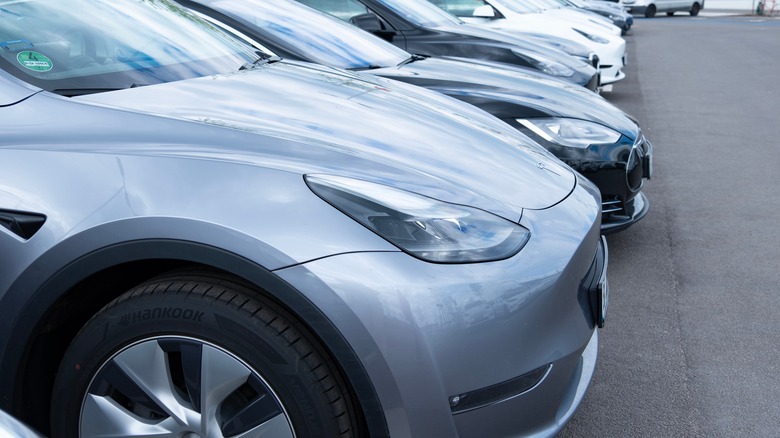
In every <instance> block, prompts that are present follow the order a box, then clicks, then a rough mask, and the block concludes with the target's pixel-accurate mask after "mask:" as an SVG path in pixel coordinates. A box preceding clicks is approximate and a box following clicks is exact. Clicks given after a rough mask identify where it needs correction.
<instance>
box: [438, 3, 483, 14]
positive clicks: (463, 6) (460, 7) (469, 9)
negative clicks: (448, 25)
mask: <svg viewBox="0 0 780 438" xmlns="http://www.w3.org/2000/svg"><path fill="white" fill-rule="evenodd" d="M431 3H433V4H434V5H436V6H438V7H439V8H441V9H444V10H445V11H447V12H449V13H450V14H452V15H455V16H458V17H471V16H472V15H473V14H474V10H475V9H477V8H478V7H480V6H484V5H486V4H487V3H485V2H484V1H483V0H431Z"/></svg>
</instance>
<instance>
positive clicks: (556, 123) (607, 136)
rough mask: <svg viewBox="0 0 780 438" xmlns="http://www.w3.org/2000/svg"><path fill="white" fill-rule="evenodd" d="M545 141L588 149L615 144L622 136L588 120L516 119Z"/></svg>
mask: <svg viewBox="0 0 780 438" xmlns="http://www.w3.org/2000/svg"><path fill="white" fill-rule="evenodd" d="M516 120H517V122H518V123H520V124H521V125H523V126H525V127H526V128H528V129H529V130H530V131H531V132H533V133H534V134H536V135H538V136H539V137H542V138H543V139H545V140H547V141H549V142H551V143H556V144H559V145H562V146H569V147H574V148H586V147H588V146H590V145H592V144H605V143H615V142H617V141H618V140H619V139H620V136H621V134H620V133H619V132H617V131H615V130H614V129H611V128H608V127H606V126H604V125H599V124H598V123H594V122H589V121H587V120H579V119H566V118H541V119H516Z"/></svg>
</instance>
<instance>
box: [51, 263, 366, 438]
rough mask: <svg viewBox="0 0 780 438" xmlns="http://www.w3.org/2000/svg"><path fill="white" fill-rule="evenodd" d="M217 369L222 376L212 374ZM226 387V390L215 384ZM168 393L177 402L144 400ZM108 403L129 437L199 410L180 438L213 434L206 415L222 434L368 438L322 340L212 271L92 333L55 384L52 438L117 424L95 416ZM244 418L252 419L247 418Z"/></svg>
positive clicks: (109, 318)
mask: <svg viewBox="0 0 780 438" xmlns="http://www.w3.org/2000/svg"><path fill="white" fill-rule="evenodd" d="M159 358H163V359H159ZM215 364H216V365H215ZM217 365H219V366H220V367H222V368H220V369H219V371H213V372H211V373H209V372H207V370H211V369H216V366H217ZM242 367H244V368H242ZM225 370H228V371H225ZM159 376H168V377H167V378H165V379H164V380H165V383H166V385H162V386H160V385H157V386H154V385H146V384H144V383H143V382H151V381H152V380H154V379H157V378H160V377H159ZM228 377H230V378H232V379H233V380H231V385H232V386H229V387H228V389H227V390H224V386H218V385H217V384H215V383H214V382H216V381H217V380H219V379H222V380H225V379H228ZM244 378H245V379H246V381H243V380H242V379H244ZM171 386H172V387H175V388H176V390H175V391H169V393H174V392H175V393H176V394H178V395H177V397H173V398H171V397H169V396H168V395H166V393H165V391H160V390H157V389H155V390H147V389H149V388H153V387H154V388H160V387H171ZM234 386H235V387H234ZM144 388H147V389H144ZM166 397H167V398H166ZM172 399H173V400H175V401H174V402H171V401H170V400H172ZM106 400H109V402H110V403H111V405H112V406H114V405H116V406H121V408H119V410H117V411H118V412H120V413H121V415H119V416H118V417H119V420H116V424H117V425H121V426H122V427H121V428H120V427H119V426H116V427H114V426H113V425H112V426H110V427H111V430H112V431H115V430H120V431H127V430H130V429H129V428H125V427H127V426H128V425H130V426H133V425H134V424H133V423H132V421H133V419H134V418H135V417H134V416H141V417H142V418H145V421H153V422H156V423H159V424H163V423H161V422H165V421H169V422H168V423H165V424H166V425H171V424H172V425H175V426H176V427H179V426H178V425H176V424H175V421H174V420H175V419H176V418H183V417H182V415H183V414H182V415H177V414H172V412H190V411H192V412H197V413H198V414H197V418H198V419H197V420H192V421H189V420H188V422H187V426H181V427H183V428H185V429H175V433H181V434H184V433H186V432H192V433H196V434H199V435H200V436H206V435H205V431H206V427H213V425H211V426H203V421H201V420H200V418H201V416H202V417H205V418H208V419H212V418H213V419H214V423H213V424H217V422H218V421H219V428H220V429H221V432H222V433H224V434H225V436H230V435H235V434H237V433H244V432H246V431H247V430H251V429H252V428H254V427H257V428H262V427H265V428H269V427H271V425H272V421H273V425H274V426H279V427H281V428H282V429H283V431H289V426H291V429H292V431H293V432H294V434H295V436H298V437H322V436H332V437H354V436H360V435H362V433H361V432H360V431H361V422H360V421H359V420H358V418H359V414H358V412H357V410H356V409H355V407H354V405H353V403H352V401H351V396H350V392H349V390H348V388H347V385H346V384H345V383H344V381H343V379H342V377H341V375H340V373H339V372H338V371H337V369H336V367H335V365H334V364H333V361H332V360H331V359H330V358H329V357H328V354H327V353H326V352H325V351H324V349H323V348H322V347H321V346H320V345H319V343H318V342H317V340H316V339H315V338H314V336H312V335H311V334H310V333H308V331H307V330H306V329H305V328H303V327H302V324H300V322H299V321H297V320H296V319H295V318H294V317H293V316H292V315H290V314H289V313H287V312H285V311H284V310H283V309H281V308H280V307H279V306H277V305H275V304H274V303H273V302H272V301H271V300H269V299H267V298H265V297H263V296H262V295H259V294H257V293H256V292H255V291H253V290H252V289H249V288H247V287H245V286H243V285H241V284H239V283H238V282H236V281H233V280H231V279H229V278H227V277H224V276H220V275H217V274H211V273H203V274H198V273H188V274H179V275H172V276H167V277H161V278H158V279H155V280H152V281H150V282H148V283H146V284H143V285H141V286H139V287H136V288H134V289H132V290H130V291H128V292H126V293H125V294H123V295H122V296H121V297H119V298H118V299H116V300H114V301H113V302H111V303H110V304H108V305H107V306H106V307H105V308H104V309H103V310H101V311H100V312H99V313H98V314H97V315H95V316H94V317H93V318H92V319H91V320H90V321H89V322H88V323H87V325H86V326H85V327H84V328H83V329H82V330H81V332H80V333H79V334H78V335H77V336H76V338H75V339H74V340H73V342H72V344H71V346H70V347H69V348H68V351H67V352H66V354H65V357H64V359H63V361H62V363H61V365H60V369H59V372H58V374H57V378H56V381H55V385H54V390H53V394H52V411H51V412H52V416H51V419H52V422H51V424H52V429H51V430H52V434H53V436H54V437H77V436H82V437H83V436H90V435H91V434H92V433H93V432H95V431H96V430H97V429H96V428H98V427H103V425H108V424H111V423H112V420H111V419H112V418H114V417H111V416H110V415H109V414H105V415H104V417H101V415H100V414H103V410H101V409H102V408H96V406H97V407H102V406H105V401H106ZM155 400H157V401H155ZM159 400H168V402H158V401H159ZM215 400H216V401H215ZM207 406H208V407H207ZM245 408H250V409H252V411H251V414H247V413H246V412H245V411H244V413H242V410H244V409H245ZM112 409H114V408H112ZM182 409H183V410H182ZM215 409H216V410H215ZM126 412H132V415H127V416H126V417H125V416H124V415H125V413H126ZM95 413H98V415H94V414H95ZM187 415H190V414H187ZM82 416H83V422H82ZM190 416H191V415H190ZM96 417H97V418H96ZM261 417H262V418H261ZM187 418H189V416H188V417H187ZM231 418H232V419H233V420H235V421H231V420H230V419H231ZM269 418H270V419H272V421H267V422H266V420H268V419H269ZM285 420H286V421H285ZM241 423H243V426H239V424H241ZM81 424H83V425H84V426H83V428H82V426H81ZM198 424H200V425H201V429H197V425H198ZM193 425H195V426H193ZM140 426H143V425H140ZM166 427H168V426H166ZM171 427H173V426H171ZM285 427H287V429H285ZM166 430H168V429H166ZM170 430H174V429H170ZM273 430H274V431H275V430H276V429H275V428H274V429H273ZM95 433H97V432H95ZM136 433H137V432H136ZM124 434H126V432H123V433H120V435H124ZM285 434H288V433H287V432H285ZM130 436H132V434H130ZM177 436H178V435H177ZM288 436H289V434H288Z"/></svg>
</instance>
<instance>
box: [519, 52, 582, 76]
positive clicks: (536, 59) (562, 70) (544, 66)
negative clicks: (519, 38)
mask: <svg viewBox="0 0 780 438" xmlns="http://www.w3.org/2000/svg"><path fill="white" fill-rule="evenodd" d="M513 52H514V54H515V55H517V56H519V57H521V58H523V59H525V60H526V61H528V62H529V63H531V65H533V66H534V67H536V68H537V69H539V70H541V71H543V72H545V73H547V74H548V75H551V76H562V77H566V78H568V77H570V76H572V75H574V70H573V69H571V68H570V67H568V66H566V65H563V64H561V63H560V62H558V61H553V60H552V59H550V58H547V57H544V56H539V55H537V54H534V55H533V56H528V55H525V54H523V53H518V52H515V51H513Z"/></svg>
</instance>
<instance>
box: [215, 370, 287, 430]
mask: <svg viewBox="0 0 780 438" xmlns="http://www.w3.org/2000/svg"><path fill="white" fill-rule="evenodd" d="M229 400H230V401H231V402H234V401H237V403H236V402H234V403H232V405H233V406H235V405H238V409H233V410H231V411H227V412H226V410H225V409H223V410H222V412H221V414H222V415H221V417H222V421H223V424H222V432H223V433H224V434H225V436H240V435H242V434H243V433H245V432H246V431H247V430H254V429H256V428H258V427H260V426H262V425H264V424H266V423H267V422H269V421H271V420H273V419H277V418H278V417H280V416H281V417H282V418H286V417H285V416H284V415H282V414H284V411H283V410H282V407H281V406H280V405H279V403H278V401H277V400H276V397H275V396H274V394H273V393H272V392H271V391H269V390H268V388H267V387H266V386H265V383H263V381H262V380H260V378H259V377H257V376H254V375H253V376H252V377H251V378H250V379H249V381H248V382H247V384H246V385H244V386H243V387H242V388H241V389H239V391H237V394H233V395H232V396H231V397H230V398H229ZM286 421H287V420H286V419H285V424H286ZM273 424H275V423H269V427H272V428H273V429H274V430H275V429H276V428H277V427H276V426H273ZM287 430H288V431H289V425H288V426H287ZM290 433H291V431H290Z"/></svg>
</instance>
